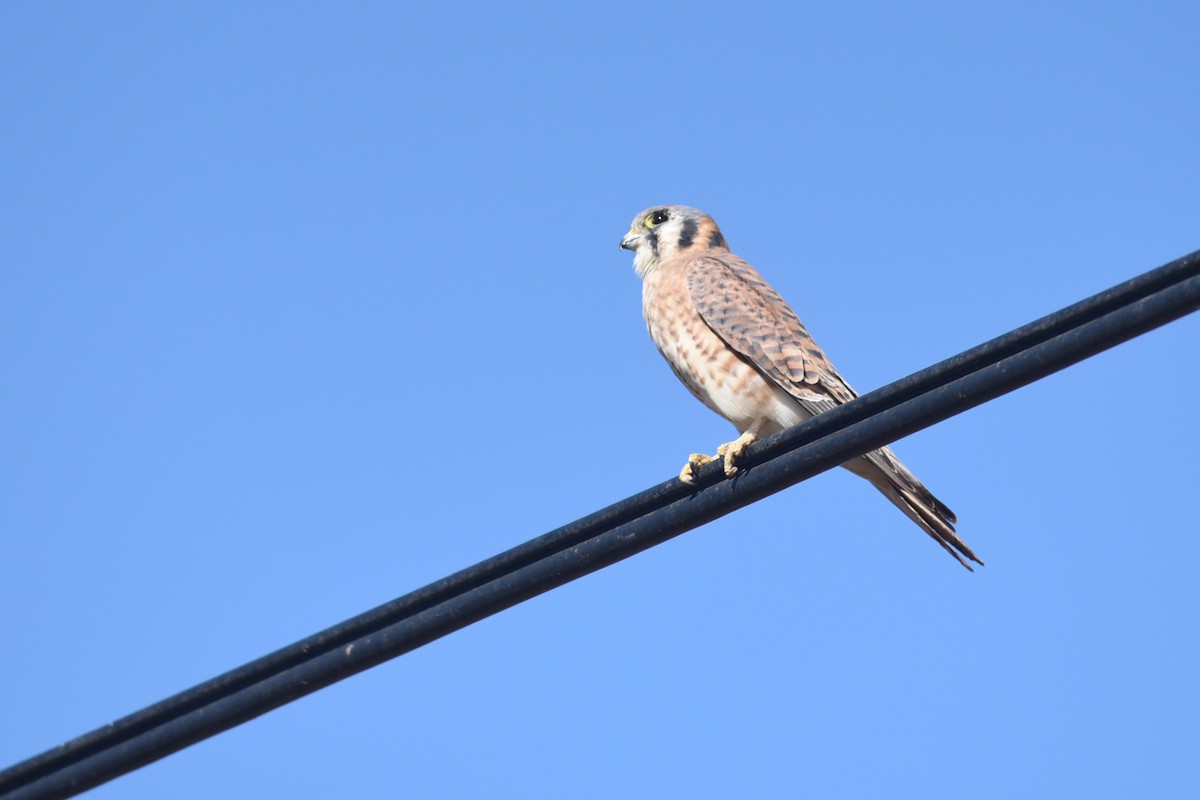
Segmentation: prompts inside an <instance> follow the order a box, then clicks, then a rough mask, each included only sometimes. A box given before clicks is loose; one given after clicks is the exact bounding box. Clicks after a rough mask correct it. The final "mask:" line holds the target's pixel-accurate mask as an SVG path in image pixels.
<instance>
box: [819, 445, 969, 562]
mask: <svg viewBox="0 0 1200 800" xmlns="http://www.w3.org/2000/svg"><path fill="white" fill-rule="evenodd" d="M843 466H844V467H846V469H848V470H850V471H851V472H853V473H854V474H855V475H858V476H859V477H861V478H866V479H867V480H868V481H870V482H871V485H872V486H874V487H875V488H876V489H878V490H879V491H881V492H883V496H884V497H886V498H887V499H888V500H891V501H892V503H894V504H895V506H896V507H897V508H899V509H900V510H901V511H903V512H904V513H905V514H906V515H908V518H909V519H911V520H912V521H913V522H915V523H917V524H918V525H920V526H921V529H922V530H924V531H925V532H926V533H928V534H929V535H930V536H932V537H933V539H934V541H936V542H937V543H938V544H940V545H941V546H942V547H943V548H945V550H946V552H947V553H949V554H950V555H952V556H954V557H955V558H956V559H957V560H958V563H960V564H962V565H963V566H964V567H966V568H967V569H969V570H971V571H972V572H974V570H973V569H971V565H970V564H968V563H967V560H970V561H974V562H975V563H976V564H979V565H981V566H982V564H983V562H982V561H981V560H980V559H979V557H978V556H976V555H975V554H974V553H973V552H971V548H970V547H967V543H966V542H964V541H963V540H962V539H960V538H958V534H957V533H955V531H954V523H955V522H957V521H958V518H957V517H955V516H954V512H953V511H951V510H950V509H949V508H947V507H946V504H945V503H943V502H942V501H941V500H938V499H937V498H936V497H934V496H933V493H932V492H930V491H929V490H928V489H926V488H925V484H923V483H921V482H920V481H919V480H917V477H916V476H915V475H913V474H912V473H911V472H909V471H908V468H907V467H905V466H904V465H903V464H901V463H900V459H898V458H896V454H895V453H893V452H892V450H891V448H890V447H884V448H881V449H879V450H876V451H874V452H871V453H868V454H867V455H865V456H863V457H861V458H856V459H854V460H853V461H850V462H848V463H846V464H843Z"/></svg>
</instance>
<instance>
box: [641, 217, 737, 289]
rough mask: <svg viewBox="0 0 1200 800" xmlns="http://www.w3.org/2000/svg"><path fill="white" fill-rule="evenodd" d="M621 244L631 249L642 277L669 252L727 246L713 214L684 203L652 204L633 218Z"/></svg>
mask: <svg viewBox="0 0 1200 800" xmlns="http://www.w3.org/2000/svg"><path fill="white" fill-rule="evenodd" d="M621 247H623V248H625V249H626V250H632V251H633V266H634V269H636V270H637V272H638V274H639V275H641V276H642V277H643V278H644V277H646V275H647V274H648V273H649V272H650V271H651V270H653V269H654V268H655V267H657V266H658V264H659V262H661V261H663V260H664V259H667V258H671V257H672V256H676V255H682V254H690V253H702V252H704V251H705V250H710V249H713V248H719V249H721V250H728V249H729V245H727V244H725V237H724V236H722V235H721V229H720V228H718V227H717V223H716V222H714V221H713V218H712V217H710V216H709V215H708V214H705V213H704V212H703V211H700V210H699V209H695V208H688V207H687V206H653V207H652V208H648V209H646V210H645V211H643V212H642V213H640V214H638V215H637V216H636V217H634V218H633V223H632V224H631V225H630V226H629V233H627V234H625V238H624V239H622V240H621Z"/></svg>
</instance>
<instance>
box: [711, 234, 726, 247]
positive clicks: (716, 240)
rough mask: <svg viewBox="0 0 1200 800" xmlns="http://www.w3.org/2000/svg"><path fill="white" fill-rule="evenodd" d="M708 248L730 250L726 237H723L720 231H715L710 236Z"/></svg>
mask: <svg viewBox="0 0 1200 800" xmlns="http://www.w3.org/2000/svg"><path fill="white" fill-rule="evenodd" d="M708 246H709V247H724V248H726V249H728V248H729V245H727V244H725V237H724V236H722V235H721V232H720V231H713V232H712V233H710V234H709V235H708Z"/></svg>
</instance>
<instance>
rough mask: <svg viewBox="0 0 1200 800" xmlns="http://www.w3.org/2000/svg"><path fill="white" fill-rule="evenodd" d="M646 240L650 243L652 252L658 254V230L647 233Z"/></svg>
mask: <svg viewBox="0 0 1200 800" xmlns="http://www.w3.org/2000/svg"><path fill="white" fill-rule="evenodd" d="M646 241H647V242H649V243H650V249H651V250H652V251H653V252H654V255H658V231H650V232H649V233H647V234H646Z"/></svg>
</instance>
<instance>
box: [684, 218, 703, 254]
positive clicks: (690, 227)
mask: <svg viewBox="0 0 1200 800" xmlns="http://www.w3.org/2000/svg"><path fill="white" fill-rule="evenodd" d="M699 228H700V226H699V225H697V224H696V220H694V219H691V218H690V217H689V218H687V219H685V220H684V221H683V228H682V229H680V231H679V249H680V250H686V249H687V248H689V247H691V246H692V241H693V240H694V239H695V238H696V231H697V230H699Z"/></svg>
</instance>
